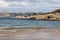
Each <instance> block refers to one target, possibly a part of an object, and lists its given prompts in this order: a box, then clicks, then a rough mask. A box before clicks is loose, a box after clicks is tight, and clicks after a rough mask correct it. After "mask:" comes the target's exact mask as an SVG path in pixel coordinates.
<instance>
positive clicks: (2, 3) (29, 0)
mask: <svg viewBox="0 0 60 40" xmlns="http://www.w3.org/2000/svg"><path fill="white" fill-rule="evenodd" d="M0 8H1V9H4V10H5V11H10V12H14V11H15V12H20V11H21V12H40V11H43V12H48V11H52V10H54V9H58V8H60V0H0ZM1 9H0V10H1Z"/></svg>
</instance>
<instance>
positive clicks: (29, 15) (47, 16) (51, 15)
mask: <svg viewBox="0 0 60 40" xmlns="http://www.w3.org/2000/svg"><path fill="white" fill-rule="evenodd" d="M0 18H23V19H29V20H60V9H58V10H54V11H52V12H47V13H43V12H22V13H7V12H4V13H0Z"/></svg>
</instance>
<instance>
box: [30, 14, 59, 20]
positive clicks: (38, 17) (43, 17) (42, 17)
mask: <svg viewBox="0 0 60 40" xmlns="http://www.w3.org/2000/svg"><path fill="white" fill-rule="evenodd" d="M29 19H31V20H32V19H34V20H60V13H55V14H54V13H51V14H44V15H42V14H41V15H33V16H30V17H29Z"/></svg>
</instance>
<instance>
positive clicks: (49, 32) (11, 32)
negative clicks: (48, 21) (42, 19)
mask: <svg viewBox="0 0 60 40" xmlns="http://www.w3.org/2000/svg"><path fill="white" fill-rule="evenodd" d="M0 39H1V40H60V28H33V29H32V28H30V29H29V28H4V29H0Z"/></svg>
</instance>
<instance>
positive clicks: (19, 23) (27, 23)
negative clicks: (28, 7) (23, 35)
mask: <svg viewBox="0 0 60 40" xmlns="http://www.w3.org/2000/svg"><path fill="white" fill-rule="evenodd" d="M1 27H14V28H20V27H60V21H44V20H24V19H15V18H0V28H1Z"/></svg>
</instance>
